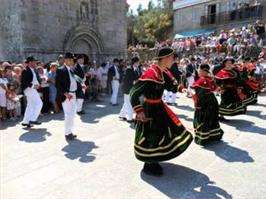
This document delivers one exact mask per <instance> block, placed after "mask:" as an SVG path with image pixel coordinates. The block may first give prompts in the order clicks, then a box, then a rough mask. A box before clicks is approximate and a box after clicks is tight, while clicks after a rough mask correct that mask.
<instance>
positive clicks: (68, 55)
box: [64, 52, 75, 59]
mask: <svg viewBox="0 0 266 199" xmlns="http://www.w3.org/2000/svg"><path fill="white" fill-rule="evenodd" d="M64 58H65V59H75V56H74V54H73V53H70V52H67V53H66V54H65V57H64Z"/></svg>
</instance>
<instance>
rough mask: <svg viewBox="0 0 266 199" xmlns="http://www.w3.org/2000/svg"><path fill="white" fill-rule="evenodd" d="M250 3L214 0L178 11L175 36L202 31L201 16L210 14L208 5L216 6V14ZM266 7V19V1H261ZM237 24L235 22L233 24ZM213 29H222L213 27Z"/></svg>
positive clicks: (243, 0) (176, 11) (238, 0)
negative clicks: (180, 33) (190, 31)
mask: <svg viewBox="0 0 266 199" xmlns="http://www.w3.org/2000/svg"><path fill="white" fill-rule="evenodd" d="M245 1H246V2H249V0H213V1H208V2H205V1H204V2H205V3H201V4H197V5H194V6H190V7H186V8H182V9H178V10H175V11H174V34H176V33H179V32H182V31H189V30H193V29H201V28H202V27H201V16H205V15H207V14H208V9H207V7H208V5H212V4H216V12H217V13H220V12H226V11H229V10H233V9H235V6H236V5H238V3H240V2H242V3H243V2H245ZM260 2H261V3H262V5H264V18H265V16H266V7H265V5H266V1H265V0H260ZM233 23H235V22H233ZM210 27H212V28H218V29H219V28H220V27H215V25H214V26H211V25H210Z"/></svg>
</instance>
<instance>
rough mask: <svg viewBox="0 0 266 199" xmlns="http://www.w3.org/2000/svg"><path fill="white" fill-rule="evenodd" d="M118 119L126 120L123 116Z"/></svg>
mask: <svg viewBox="0 0 266 199" xmlns="http://www.w3.org/2000/svg"><path fill="white" fill-rule="evenodd" d="M119 119H120V120H122V121H127V118H125V117H119Z"/></svg>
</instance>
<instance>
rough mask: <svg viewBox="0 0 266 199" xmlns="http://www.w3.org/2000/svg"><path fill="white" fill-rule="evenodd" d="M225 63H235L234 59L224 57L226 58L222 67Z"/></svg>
mask: <svg viewBox="0 0 266 199" xmlns="http://www.w3.org/2000/svg"><path fill="white" fill-rule="evenodd" d="M227 61H231V62H232V64H234V63H235V59H234V58H233V57H226V58H225V59H224V60H223V65H225V63H226V62H227Z"/></svg>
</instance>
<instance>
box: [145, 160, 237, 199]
mask: <svg viewBox="0 0 266 199" xmlns="http://www.w3.org/2000/svg"><path fill="white" fill-rule="evenodd" d="M161 166H162V167H163V169H164V175H163V176H162V177H153V176H147V175H145V174H144V173H143V172H141V179H142V180H144V181H145V182H147V183H148V184H150V185H152V186H153V187H155V188H156V189H158V190H159V191H160V192H162V193H164V194H165V195H166V196H167V197H169V198H180V199H181V198H182V199H192V198H194V199H196V198H199V199H200V198H201V199H220V198H226V199H231V198H232V196H231V195H230V194H229V193H227V192H226V191H225V190H223V189H222V188H220V187H218V186H215V182H212V181H210V179H209V177H208V176H207V175H205V174H203V173H200V172H199V171H195V170H193V169H190V168H187V167H184V166H180V165H175V164H170V163H162V164H161ZM221 196H222V197H221Z"/></svg>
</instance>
